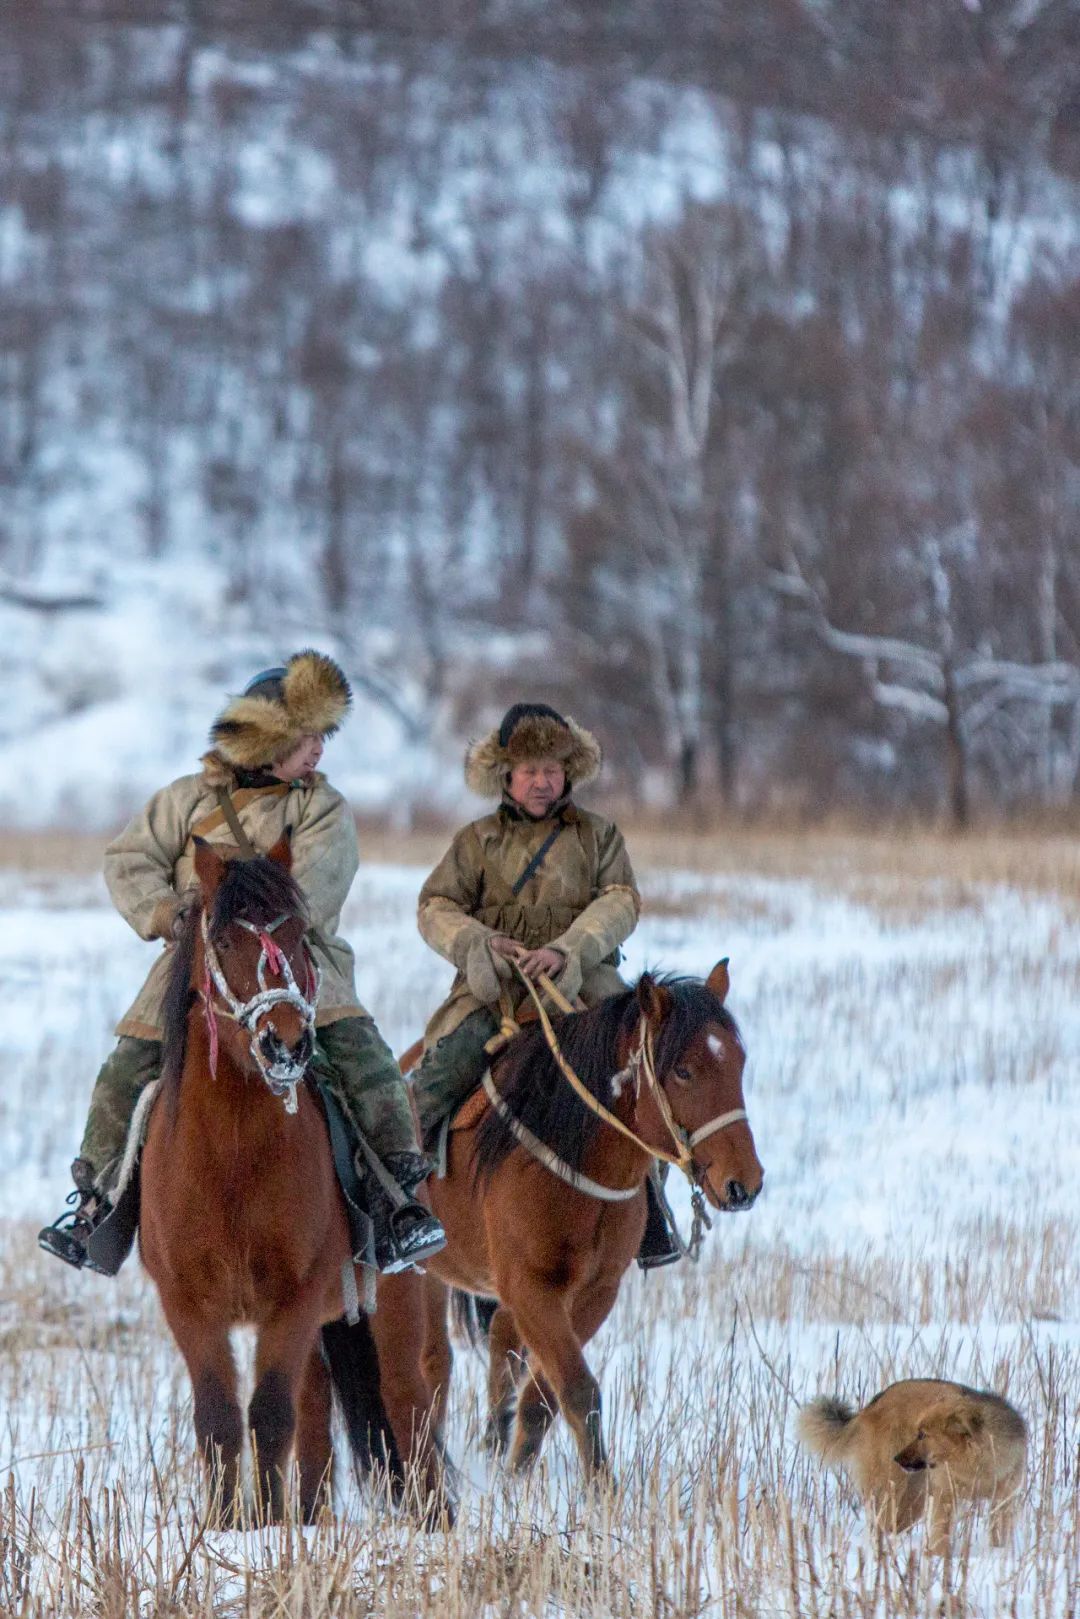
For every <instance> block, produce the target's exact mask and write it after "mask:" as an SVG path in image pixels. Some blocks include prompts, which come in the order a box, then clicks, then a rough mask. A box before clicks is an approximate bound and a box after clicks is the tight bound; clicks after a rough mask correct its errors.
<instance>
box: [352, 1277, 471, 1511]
mask: <svg viewBox="0 0 1080 1619" xmlns="http://www.w3.org/2000/svg"><path fill="white" fill-rule="evenodd" d="M425 1282H426V1277H423V1276H417V1275H416V1274H415V1272H413V1271H400V1272H398V1273H396V1274H394V1275H390V1276H381V1277H380V1278H379V1291H378V1309H377V1310H376V1311H375V1314H374V1315H373V1316H372V1318H371V1335H372V1337H373V1338H374V1340H375V1349H376V1352H377V1354H378V1360H379V1392H380V1394H381V1396H382V1402H383V1408H384V1410H385V1411H386V1417H387V1421H388V1422H389V1424H390V1427H391V1430H392V1432H393V1435H394V1441H395V1443H396V1444H397V1448H398V1454H399V1455H400V1457H401V1460H402V1463H403V1464H404V1467H405V1470H406V1475H407V1477H408V1481H409V1483H408V1488H409V1492H410V1494H411V1495H412V1496H413V1510H414V1511H415V1513H416V1515H417V1516H418V1518H419V1520H420V1522H421V1523H423V1524H425V1525H429V1526H431V1527H434V1526H435V1524H436V1523H438V1522H439V1520H440V1519H441V1518H442V1516H443V1515H444V1514H447V1515H449V1516H450V1517H451V1518H452V1517H453V1513H454V1503H453V1500H452V1497H451V1492H450V1490H449V1488H448V1480H447V1469H446V1462H445V1458H444V1456H443V1451H442V1445H441V1443H440V1440H439V1438H438V1436H437V1434H436V1432H435V1420H436V1419H435V1409H434V1404H433V1400H432V1396H431V1393H430V1390H429V1387H428V1385H427V1383H426V1382H425V1380H424V1372H423V1367H422V1355H423V1350H424V1340H425V1310H424V1305H425ZM443 1320H444V1329H443V1330H444V1331H445V1316H444V1318H443Z"/></svg>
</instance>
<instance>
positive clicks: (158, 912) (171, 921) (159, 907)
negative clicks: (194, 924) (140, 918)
mask: <svg viewBox="0 0 1080 1619" xmlns="http://www.w3.org/2000/svg"><path fill="white" fill-rule="evenodd" d="M195 903H196V902H195V895H194V894H193V893H188V894H170V895H169V897H168V899H159V900H158V902H157V904H156V905H155V906H154V909H153V912H152V913H151V916H150V937H151V938H152V939H164V940H165V943H166V944H170V943H171V942H172V941H173V940H174V939H178V938H179V937H180V935H181V934H182V933H183V931H184V928H185V927H186V925H187V920H188V917H189V916H190V914H191V911H192V908H193V907H194V905H195Z"/></svg>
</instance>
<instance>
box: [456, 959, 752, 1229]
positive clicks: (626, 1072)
mask: <svg viewBox="0 0 1080 1619" xmlns="http://www.w3.org/2000/svg"><path fill="white" fill-rule="evenodd" d="M512 965H513V967H514V969H515V971H516V972H517V974H518V977H519V978H520V979H521V981H522V983H523V984H524V985H525V988H526V989H527V990H528V992H529V995H530V997H531V998H532V1002H533V1005H534V1006H535V1008H536V1015H537V1018H538V1019H539V1022H540V1027H541V1029H542V1030H543V1032H544V1039H545V1040H546V1041H547V1044H548V1049H549V1050H550V1052H551V1055H552V1057H553V1058H554V1060H555V1065H556V1067H557V1068H558V1070H559V1072H560V1073H561V1074H562V1076H563V1078H564V1079H565V1080H566V1081H567V1082H568V1084H569V1085H570V1086H571V1087H572V1089H573V1090H574V1092H575V1094H576V1095H577V1096H578V1098H579V1099H580V1100H581V1101H582V1102H584V1104H585V1106H586V1107H587V1108H588V1109H589V1110H590V1112H592V1113H595V1114H596V1116H597V1118H598V1119H602V1120H603V1121H604V1123H605V1124H609V1125H610V1126H611V1127H612V1129H613V1130H617V1131H618V1133H619V1134H620V1135H622V1136H625V1137H626V1138H627V1140H628V1141H632V1142H633V1143H634V1145H635V1146H636V1147H638V1148H639V1149H640V1150H641V1151H642V1152H643V1153H645V1155H646V1156H647V1157H649V1158H663V1159H664V1160H665V1162H667V1163H669V1164H674V1165H675V1167H676V1168H677V1169H681V1170H682V1172H683V1174H684V1175H685V1176H686V1178H687V1180H688V1181H689V1182H690V1185H691V1187H692V1189H693V1190H692V1193H691V1205H692V1207H693V1211H694V1228H695V1235H694V1237H692V1238H691V1243H690V1246H691V1250H693V1249H694V1248H695V1247H696V1246H697V1244H698V1243H699V1242H700V1229H701V1227H702V1226H704V1227H705V1229H708V1228H709V1226H710V1221H709V1218H708V1215H707V1213H706V1212H705V1199H704V1196H703V1194H702V1176H701V1175H700V1174H699V1173H698V1169H697V1165H696V1163H695V1161H694V1148H695V1147H697V1146H699V1145H700V1144H701V1142H703V1141H707V1140H708V1139H709V1137H710V1136H714V1135H716V1134H717V1132H718V1131H720V1130H726V1129H728V1127H729V1126H730V1125H733V1124H740V1123H743V1122H744V1121H745V1122H749V1114H748V1113H747V1111H746V1109H745V1108H744V1107H733V1108H729V1109H728V1111H727V1112H726V1113H718V1114H717V1116H716V1117H715V1118H713V1119H709V1120H708V1122H707V1123H706V1124H703V1125H700V1126H699V1128H698V1129H696V1130H693V1131H691V1130H687V1129H686V1128H685V1127H684V1126H683V1125H681V1124H680V1123H679V1121H678V1119H676V1117H675V1115H674V1113H673V1112H672V1109H671V1103H670V1102H669V1101H668V1097H667V1093H666V1091H665V1090H664V1087H663V1085H662V1084H661V1083H660V1078H659V1076H658V1074H657V1072H656V1053H655V1047H654V1043H653V1030H652V1024H651V1023H650V1022H649V1020H648V1018H647V1017H646V1016H645V1014H644V1012H643V1013H642V1014H641V1019H640V1021H639V1023H638V1029H637V1037H636V1041H635V1043H634V1045H633V1047H632V1049H631V1052H630V1058H629V1061H628V1062H627V1065H626V1067H625V1068H624V1069H622V1070H621V1071H620V1072H619V1073H618V1074H616V1075H615V1076H614V1080H613V1087H614V1091H615V1095H616V1096H618V1095H620V1094H621V1092H622V1091H623V1090H624V1089H625V1088H626V1086H627V1084H631V1085H633V1087H634V1092H635V1097H636V1099H637V1100H640V1098H641V1093H642V1089H643V1088H644V1089H645V1090H646V1091H648V1092H649V1094H650V1095H651V1096H652V1099H653V1101H654V1103H655V1104H656V1109H657V1112H658V1113H659V1114H660V1118H661V1119H662V1121H663V1123H664V1127H665V1128H666V1130H667V1132H668V1135H669V1136H670V1137H671V1142H672V1145H673V1147H674V1149H675V1150H674V1152H669V1151H668V1150H667V1149H666V1148H663V1147H656V1146H653V1145H652V1144H651V1143H650V1142H648V1141H643V1140H642V1138H641V1137H640V1136H639V1135H638V1134H637V1132H636V1131H634V1130H632V1129H631V1128H630V1126H629V1125H628V1124H624V1123H623V1121H622V1120H621V1119H620V1118H619V1117H618V1116H617V1115H616V1114H614V1113H612V1111H611V1109H610V1108H606V1107H605V1106H604V1104H603V1102H601V1101H598V1100H597V1098H596V1097H595V1096H594V1095H593V1094H592V1092H591V1091H590V1090H588V1089H587V1087H586V1086H585V1085H584V1084H583V1083H582V1082H581V1080H580V1079H579V1078H578V1076H577V1074H576V1073H575V1072H574V1070H573V1068H572V1066H571V1065H570V1063H569V1062H567V1060H566V1057H565V1056H564V1055H563V1052H562V1048H561V1047H560V1045H559V1040H558V1036H557V1035H556V1033H555V1030H554V1028H553V1027H552V1024H551V1019H550V1017H549V1016H548V1014H547V1009H546V1008H545V1006H544V1004H543V1002H542V1001H541V999H540V996H539V994H538V993H537V989H536V985H535V984H534V983H533V981H532V979H531V978H529V977H528V975H527V974H526V973H524V972H522V970H521V968H520V967H519V966H518V965H517V963H516V962H514V963H512ZM540 984H541V988H542V989H543V990H544V991H545V993H546V994H547V995H549V996H550V997H551V999H552V1000H553V1001H554V1002H555V1003H556V1005H561V1007H562V1009H563V1010H565V1011H568V1012H572V1011H574V1008H573V1007H572V1006H571V1005H570V1003H569V1002H568V1001H567V1000H566V997H565V996H563V995H562V994H561V992H560V991H559V990H558V988H557V987H556V985H555V984H553V983H552V981H551V979H550V978H548V977H547V976H546V975H545V976H544V977H542V978H541V980H540ZM515 1029H516V1025H515ZM485 1090H487V1092H488V1096H489V1099H490V1098H491V1092H492V1091H493V1090H494V1084H493V1083H492V1082H491V1080H490V1076H488V1079H487V1082H486V1084H485ZM495 1094H496V1095H498V1092H495ZM499 1100H500V1101H501V1100H502V1099H501V1097H500V1098H499ZM497 1111H499V1112H500V1114H502V1112H503V1109H498V1110H497ZM516 1133H517V1132H515V1134H516ZM519 1139H522V1138H521V1137H520V1136H519ZM523 1144H527V1143H524V1142H523ZM545 1151H546V1152H547V1153H548V1154H549V1155H550V1156H552V1157H553V1156H554V1155H553V1154H551V1152H550V1148H546V1149H545ZM543 1161H544V1162H546V1161H547V1160H546V1159H544V1160H543ZM559 1162H560V1165H561V1164H562V1161H561V1160H559ZM549 1167H552V1166H550V1165H549ZM563 1169H567V1170H569V1166H568V1165H562V1168H560V1169H557V1170H556V1171H555V1173H556V1174H558V1175H559V1176H560V1178H561V1179H563V1180H567V1179H568V1176H567V1175H566V1174H563V1173H562V1170H563ZM569 1173H570V1174H572V1175H575V1176H576V1177H577V1179H578V1180H582V1181H583V1180H584V1177H582V1176H580V1174H579V1172H577V1171H569ZM570 1184H574V1182H571V1183H570ZM579 1190H582V1191H587V1192H589V1193H590V1195H591V1196H593V1197H597V1196H600V1195H603V1193H604V1190H605V1189H601V1188H598V1187H597V1184H596V1183H595V1182H592V1183H590V1184H589V1185H588V1186H586V1185H584V1184H582V1185H581V1186H580V1187H579ZM606 1191H607V1194H608V1195H610V1188H608V1189H606ZM695 1239H696V1240H695Z"/></svg>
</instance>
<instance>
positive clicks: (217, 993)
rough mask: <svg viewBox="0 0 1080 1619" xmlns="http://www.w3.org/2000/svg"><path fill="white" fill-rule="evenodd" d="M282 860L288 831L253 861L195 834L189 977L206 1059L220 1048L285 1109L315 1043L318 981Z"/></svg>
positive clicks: (288, 860)
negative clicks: (196, 917) (197, 907)
mask: <svg viewBox="0 0 1080 1619" xmlns="http://www.w3.org/2000/svg"><path fill="white" fill-rule="evenodd" d="M291 866H292V855H291V850H290V845H289V834H288V831H286V832H285V834H284V835H283V836H282V837H281V838H280V839H279V840H278V842H277V843H276V844H275V845H274V847H273V848H272V849H271V850H270V852H269V854H267V855H265V856H263V855H259V856H257V857H256V858H255V859H254V860H225V859H222V857H221V856H220V855H219V854H218V853H217V851H216V850H215V849H214V848H213V847H212V846H211V845H210V844H209V843H207V842H206V841H205V840H204V839H202V838H196V839H195V875H196V878H197V879H198V884H199V892H200V896H201V900H202V907H201V921H200V925H199V930H198V935H197V938H196V940H195V954H194V960H193V982H194V984H195V987H196V989H197V991H198V993H199V995H200V996H201V998H202V1002H203V1012H204V1015H205V1018H206V1024H207V1032H208V1036H209V1043H210V1061H211V1067H212V1068H216V1066H217V1058H218V1052H219V1048H220V1051H221V1052H224V1053H227V1054H228V1056H229V1057H230V1058H231V1060H232V1061H233V1063H235V1065H236V1066H237V1067H238V1068H239V1069H240V1070H241V1072H244V1071H248V1072H255V1073H258V1074H259V1075H260V1076H261V1077H262V1079H263V1080H265V1082H266V1084H267V1085H268V1086H269V1088H270V1090H271V1091H272V1092H273V1093H274V1095H275V1096H282V1097H284V1098H285V1105H286V1108H287V1109H288V1110H289V1111H290V1112H292V1111H294V1110H295V1107H296V1086H297V1085H298V1083H299V1082H300V1080H302V1079H303V1077H304V1074H305V1072H306V1070H307V1066H308V1064H309V1062H310V1061H311V1057H312V1053H313V1051H314V1049H315V1032H314V1031H315V1003H316V1001H317V999H318V990H319V974H318V969H317V968H316V966H315V964H314V963H313V961H312V960H311V956H310V954H309V952H308V948H307V944H306V942H305V936H306V933H307V927H308V920H307V913H306V909H305V905H304V899H303V895H302V894H301V892H300V890H299V888H298V887H297V886H296V884H295V883H294V882H293V880H292V877H291V875H290V870H291Z"/></svg>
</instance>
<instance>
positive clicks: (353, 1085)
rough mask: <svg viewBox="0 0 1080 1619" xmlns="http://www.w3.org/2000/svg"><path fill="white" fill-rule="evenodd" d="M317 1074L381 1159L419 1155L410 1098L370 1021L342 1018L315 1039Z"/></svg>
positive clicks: (387, 1051) (373, 1024) (384, 1044)
mask: <svg viewBox="0 0 1080 1619" xmlns="http://www.w3.org/2000/svg"><path fill="white" fill-rule="evenodd" d="M315 1039H316V1047H315V1068H316V1072H317V1075H318V1077H319V1078H320V1079H322V1080H324V1081H325V1082H326V1084H327V1085H328V1086H329V1088H330V1089H331V1090H332V1091H333V1093H334V1095H335V1096H336V1097H337V1099H338V1101H339V1102H340V1103H341V1105H342V1107H343V1108H344V1109H345V1112H346V1113H347V1114H348V1116H349V1118H350V1119H351V1120H352V1122H353V1126H354V1128H355V1129H357V1130H359V1131H360V1133H361V1134H362V1135H363V1137H364V1139H365V1141H367V1142H368V1143H369V1145H370V1146H372V1147H374V1149H375V1151H376V1152H377V1153H378V1155H379V1157H380V1158H385V1157H386V1156H387V1154H388V1153H395V1152H416V1150H417V1142H416V1127H415V1125H414V1124H413V1116H412V1108H411V1107H410V1106H409V1093H408V1091H407V1090H406V1089H405V1081H404V1080H403V1079H402V1077H401V1069H400V1068H399V1067H398V1065H397V1061H396V1060H395V1057H394V1053H393V1052H392V1051H391V1050H390V1047H389V1046H388V1045H387V1043H386V1041H385V1040H384V1039H383V1037H382V1035H381V1034H380V1033H379V1031H378V1029H377V1028H376V1027H375V1021H374V1019H373V1018H369V1017H346V1018H339V1019H338V1021H337V1022H336V1023H328V1024H326V1026H325V1027H324V1028H322V1029H317V1030H316V1033H315Z"/></svg>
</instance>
